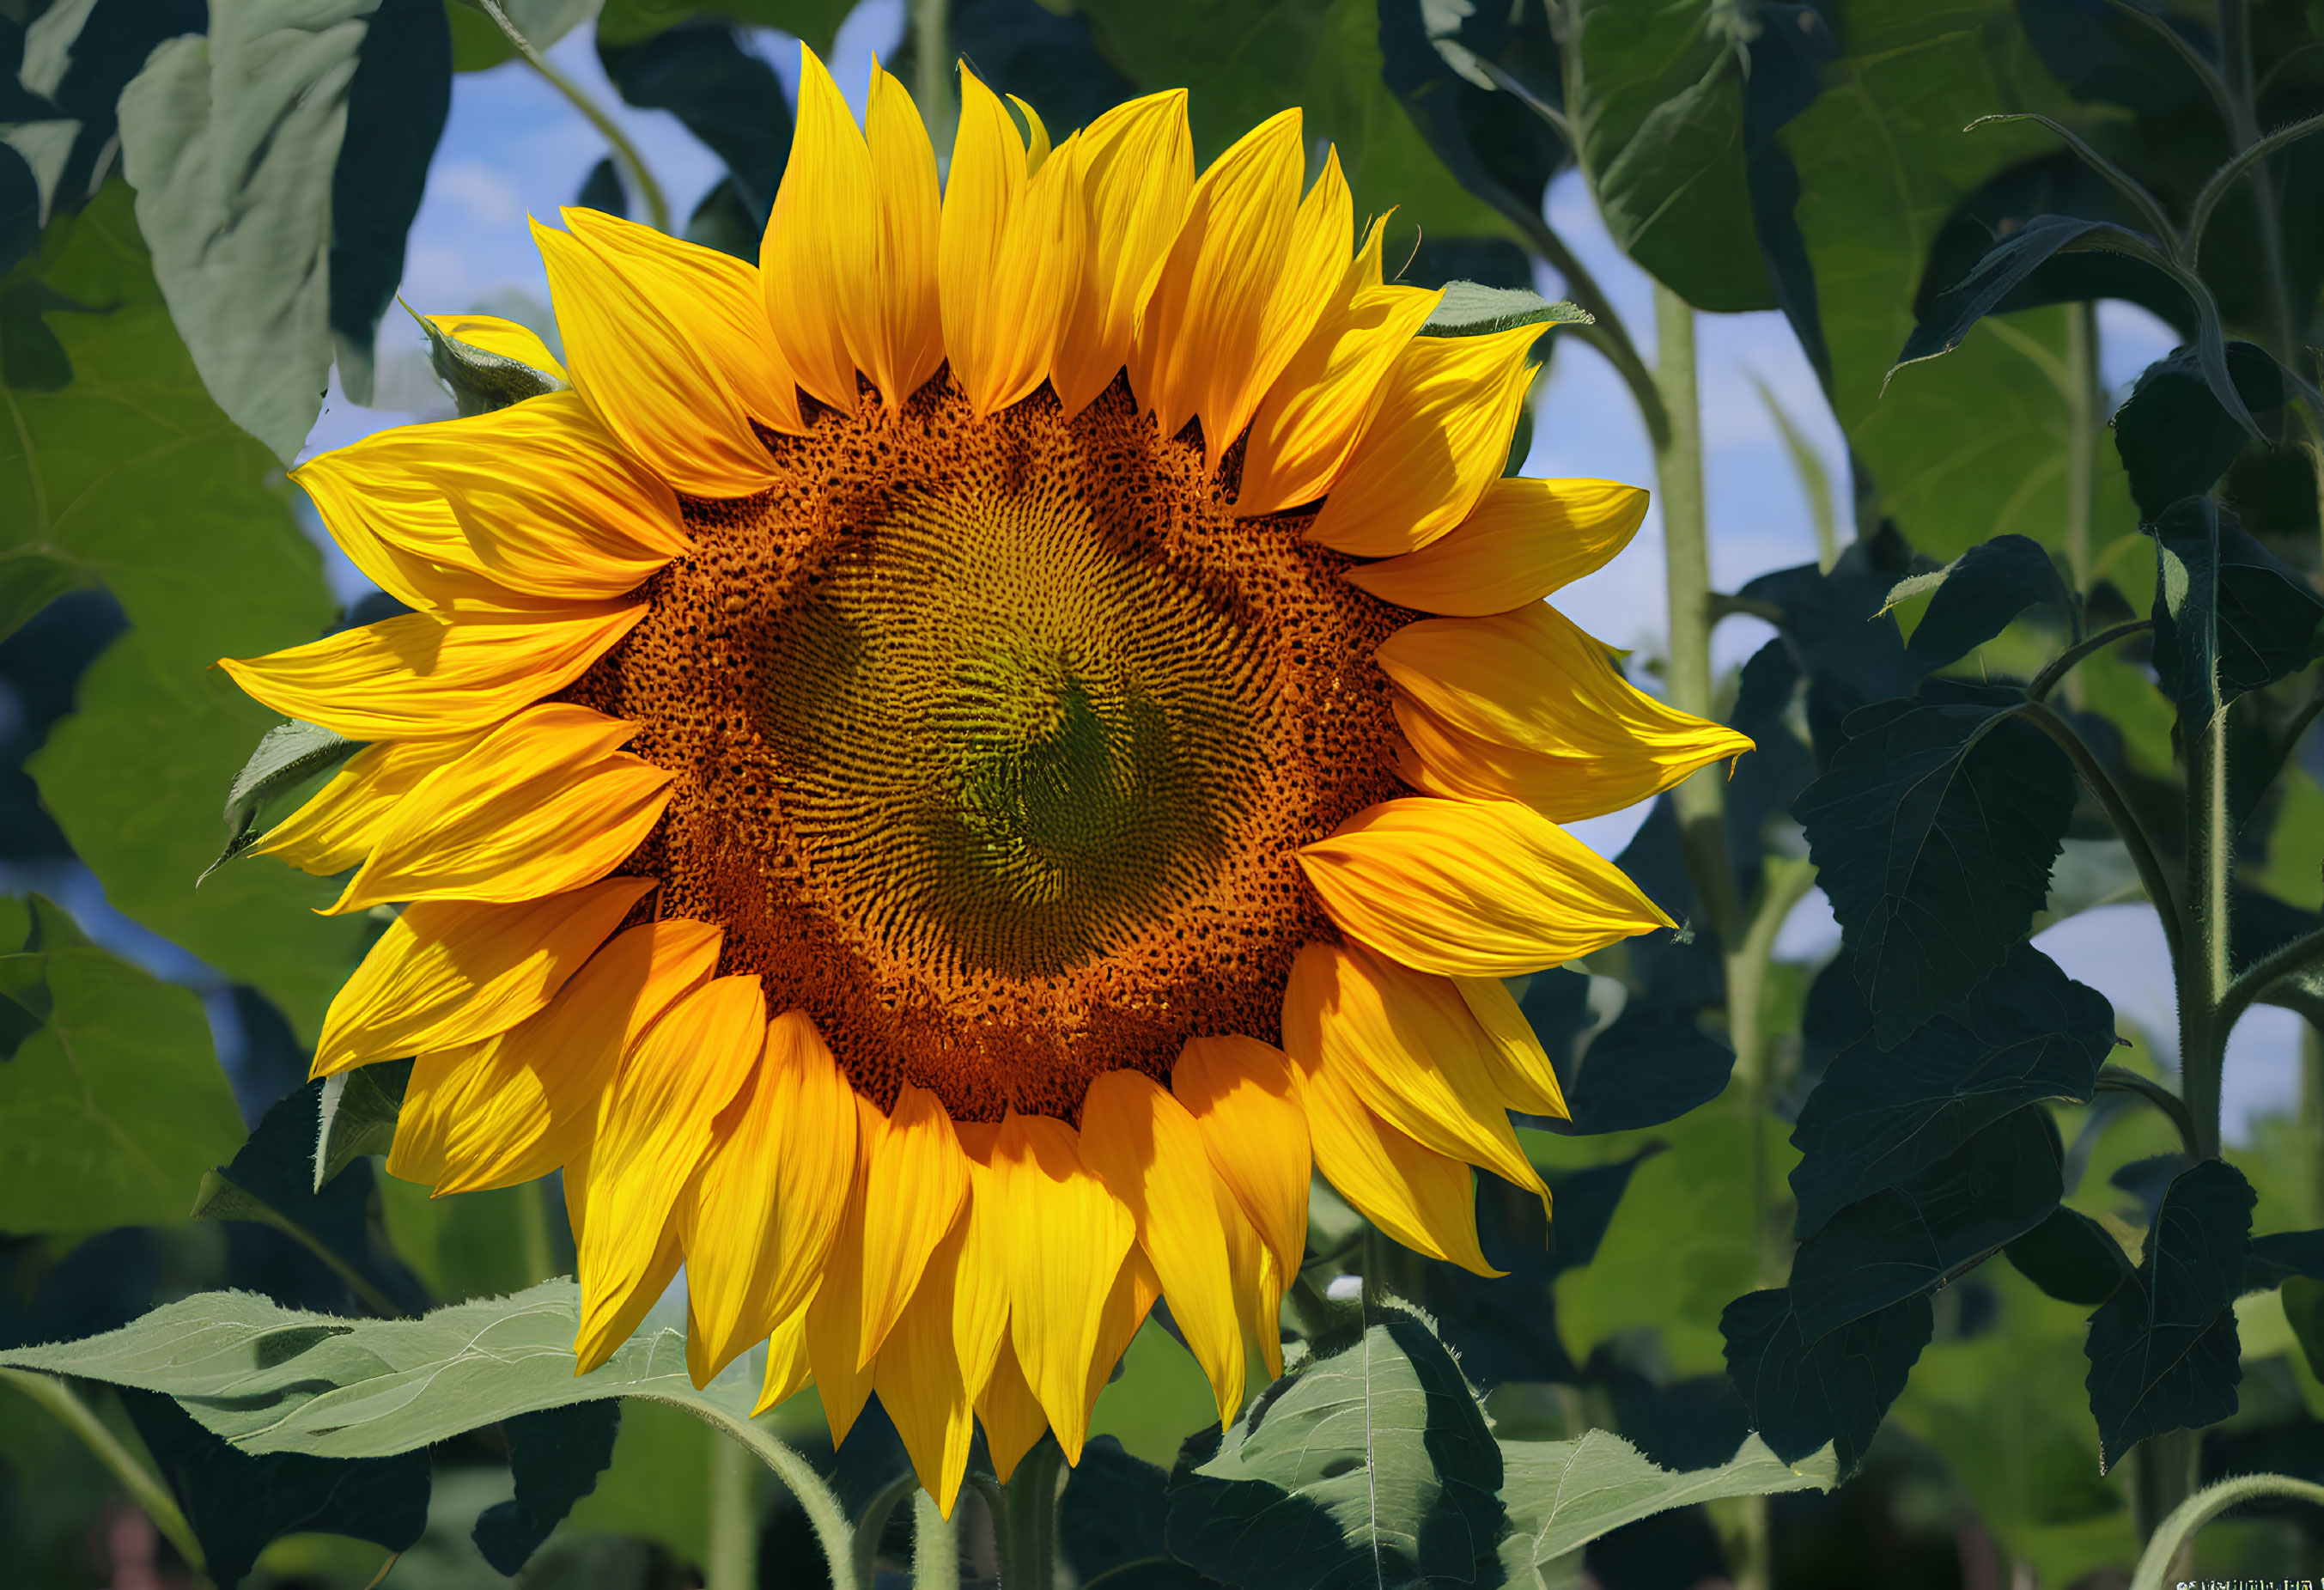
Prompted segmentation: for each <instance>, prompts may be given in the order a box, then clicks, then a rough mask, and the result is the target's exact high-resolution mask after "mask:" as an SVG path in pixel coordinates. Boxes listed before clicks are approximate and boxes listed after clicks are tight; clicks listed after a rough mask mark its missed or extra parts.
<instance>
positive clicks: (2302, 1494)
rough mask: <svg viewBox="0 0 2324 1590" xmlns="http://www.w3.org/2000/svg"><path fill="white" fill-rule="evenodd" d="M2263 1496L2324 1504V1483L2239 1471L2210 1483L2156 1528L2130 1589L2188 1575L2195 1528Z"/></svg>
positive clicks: (2154, 1587)
mask: <svg viewBox="0 0 2324 1590" xmlns="http://www.w3.org/2000/svg"><path fill="white" fill-rule="evenodd" d="M2179 1433H2180V1434H2182V1435H2187V1434H2191V1433H2192V1432H2191V1431H2181V1432H2179ZM2262 1496H2290V1497H2293V1498H2295V1499H2297V1500H2299V1501H2301V1502H2309V1503H2311V1504H2317V1505H2324V1485H2316V1484H2310V1483H2309V1482H2308V1481H2306V1480H2296V1479H2293V1478H2292V1476H2291V1475H2289V1474H2237V1475H2236V1477H2235V1478H2233V1479H2231V1480H2221V1481H2219V1482H2218V1484H2213V1485H2209V1486H2206V1487H2205V1488H2204V1489H2203V1490H2201V1491H2199V1492H2197V1493H2195V1494H2194V1495H2191V1496H2190V1497H2188V1498H2187V1499H2186V1500H2185V1501H2184V1502H2181V1503H2179V1505H2178V1506H2176V1507H2175V1508H2173V1509H2172V1511H2171V1515H2170V1516H2169V1517H2168V1518H2166V1519H2164V1520H2163V1522H2162V1524H2161V1526H2160V1527H2159V1528H2157V1529H2156V1530H2154V1532H2153V1537H2152V1538H2151V1539H2149V1540H2148V1541H2147V1542H2146V1549H2145V1551H2144V1552H2143V1553H2141V1554H2140V1556H2139V1558H2138V1567H2137V1569H2136V1571H2135V1572H2134V1573H2133V1574H2132V1575H2131V1576H2130V1590H2163V1586H2164V1585H2168V1584H2170V1583H2171V1582H2172V1580H2173V1579H2174V1578H2184V1577H2185V1576H2186V1575H2185V1573H2184V1572H2183V1570H2181V1568H2180V1567H2179V1565H2180V1564H2181V1563H2182V1562H2183V1561H2184V1560H2185V1559H2186V1558H2187V1556H2188V1549H2187V1548H2188V1547H2189V1546H2190V1544H2191V1543H2192V1541H2193V1540H2194V1539H2195V1531H2196V1530H2199V1529H2201V1528H2202V1527H2203V1526H2204V1525H2205V1524H2207V1523H2209V1522H2210V1521H2211V1520H2213V1519H2215V1518H2217V1517H2218V1516H2219V1514H2221V1513H2223V1512H2225V1511H2227V1509H2228V1508H2230V1507H2233V1506H2235V1505H2236V1503H2237V1502H2251V1501H2255V1500H2256V1499H2257V1498H2259V1497H2262Z"/></svg>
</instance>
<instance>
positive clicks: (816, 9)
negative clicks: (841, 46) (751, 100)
mask: <svg viewBox="0 0 2324 1590" xmlns="http://www.w3.org/2000/svg"><path fill="white" fill-rule="evenodd" d="M854 9H855V0H605V9H604V11H602V12H601V13H599V14H598V16H597V42H598V44H599V46H600V47H601V48H602V47H604V46H607V45H621V44H632V43H635V42H637V41H639V40H641V39H650V38H651V37H652V36H653V35H654V34H656V33H659V32H663V31H664V30H666V29H669V28H674V27H676V26H677V25H678V23H682V22H685V21H686V20H687V19H688V18H689V17H696V16H715V17H721V18H724V20H725V21H727V22H732V23H742V25H743V26H745V27H753V28H780V29H781V30H782V31H783V32H787V33H788V34H790V35H791V36H792V37H793V38H796V39H798V40H799V41H800V42H803V43H805V44H806V45H807V47H808V48H810V49H812V50H813V51H815V52H816V54H817V55H820V56H822V57H823V58H824V59H825V60H830V59H831V46H832V41H833V40H834V39H835V38H837V37H838V35H839V24H840V23H843V22H845V21H846V20H847V14H848V13H849V12H851V11H853V10H854Z"/></svg>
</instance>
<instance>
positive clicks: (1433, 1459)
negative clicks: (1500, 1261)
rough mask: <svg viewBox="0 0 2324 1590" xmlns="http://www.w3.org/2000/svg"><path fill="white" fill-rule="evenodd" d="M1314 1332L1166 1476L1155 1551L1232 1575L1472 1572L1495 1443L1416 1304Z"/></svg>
mask: <svg viewBox="0 0 2324 1590" xmlns="http://www.w3.org/2000/svg"><path fill="white" fill-rule="evenodd" d="M1367 1312H1368V1315H1369V1318H1368V1320H1367V1322H1366V1326H1365V1329H1364V1331H1363V1334H1362V1335H1361V1336H1360V1337H1358V1338H1356V1339H1355V1340H1354V1341H1352V1342H1343V1343H1340V1344H1337V1345H1335V1346H1334V1345H1324V1344H1318V1345H1317V1346H1316V1349H1315V1352H1314V1355H1313V1356H1311V1357H1310V1358H1309V1359H1308V1361H1307V1362H1305V1363H1304V1364H1301V1365H1300V1366H1299V1367H1298V1368H1297V1370H1296V1372H1294V1373H1290V1374H1287V1375H1286V1377H1285V1378H1284V1379H1282V1380H1280V1381H1278V1382H1276V1383H1275V1385H1274V1386H1272V1387H1270V1388H1269V1389H1268V1391H1267V1392H1265V1393H1264V1394H1262V1395H1261V1396H1260V1397H1259V1398H1258V1399H1257V1400H1254V1401H1253V1402H1252V1403H1251V1404H1250V1407H1249V1408H1248V1409H1247V1410H1245V1411H1244V1413H1243V1416H1242V1417H1241V1418H1240V1419H1237V1420H1236V1421H1235V1422H1234V1424H1233V1425H1232V1426H1231V1427H1229V1428H1227V1430H1226V1431H1225V1432H1224V1433H1223V1434H1222V1436H1221V1437H1220V1438H1219V1441H1218V1446H1217V1448H1216V1450H1215V1451H1214V1452H1213V1453H1212V1454H1210V1455H1209V1456H1206V1457H1203V1456H1200V1455H1198V1454H1196V1453H1194V1452H1193V1451H1191V1450H1190V1451H1189V1453H1188V1454H1186V1455H1185V1456H1182V1457H1181V1458H1180V1460H1179V1469H1178V1472H1177V1473H1176V1474H1173V1475H1172V1476H1171V1484H1170V1518H1169V1543H1170V1551H1171V1555H1173V1556H1174V1557H1176V1558H1178V1559H1179V1560H1180V1561H1181V1562H1185V1563H1187V1564H1189V1565H1191V1566H1192V1567H1195V1568H1197V1569H1199V1570H1200V1571H1202V1572H1203V1573H1204V1574H1207V1575H1208V1576H1211V1577H1212V1578H1214V1579H1219V1580H1222V1581H1223V1582H1225V1583H1228V1584H1231V1585H1238V1586H1240V1590H1354V1587H1356V1586H1364V1585H1382V1584H1404V1583H1407V1582H1410V1581H1411V1580H1413V1579H1416V1578H1417V1579H1425V1580H1428V1581H1430V1582H1432V1583H1449V1584H1472V1583H1476V1582H1478V1580H1479V1579H1480V1576H1481V1577H1485V1578H1487V1579H1488V1580H1489V1578H1490V1575H1489V1574H1483V1575H1480V1563H1481V1564H1484V1565H1487V1566H1488V1567H1489V1563H1490V1559H1491V1558H1492V1556H1493V1552H1494V1547H1495V1544H1496V1542H1497V1541H1499V1539H1500V1535H1501V1530H1502V1508H1501V1502H1500V1498H1499V1496H1498V1495H1497V1494H1496V1493H1497V1492H1498V1491H1499V1489H1500V1488H1501V1481H1502V1474H1501V1455H1500V1451H1499V1448H1498V1447H1496V1446H1495V1445H1494V1442H1493V1437H1492V1433H1491V1431H1490V1430H1489V1428H1487V1427H1486V1424H1485V1419H1484V1414H1483V1410H1480V1408H1479V1407H1478V1405H1477V1398H1476V1393H1475V1392H1473V1391H1471V1390H1470V1389H1469V1383H1468V1382H1467V1381H1465V1380H1464V1379H1462V1374H1461V1370H1460V1366H1459V1365H1458V1364H1454V1363H1453V1361H1452V1354H1449V1353H1447V1352H1446V1351H1445V1350H1444V1347H1443V1344H1441V1343H1440V1342H1438V1341H1437V1339H1436V1337H1435V1336H1434V1333H1433V1332H1432V1331H1431V1330H1430V1328H1429V1327H1428V1324H1427V1322H1426V1321H1425V1319H1424V1318H1423V1317H1421V1316H1419V1315H1418V1314H1416V1313H1414V1312H1412V1311H1410V1310H1408V1309H1406V1308H1404V1307H1402V1306H1401V1305H1393V1304H1392V1305H1389V1306H1388V1307H1385V1308H1375V1309H1369V1310H1368V1311H1367Z"/></svg>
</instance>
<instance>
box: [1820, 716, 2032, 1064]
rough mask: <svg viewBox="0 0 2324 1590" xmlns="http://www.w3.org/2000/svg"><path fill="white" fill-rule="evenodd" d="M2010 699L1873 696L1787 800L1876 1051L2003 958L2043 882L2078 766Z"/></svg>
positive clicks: (2027, 923) (2025, 925)
mask: <svg viewBox="0 0 2324 1590" xmlns="http://www.w3.org/2000/svg"><path fill="white" fill-rule="evenodd" d="M1970 689H1971V688H1970V687H1960V688H1959V690H1958V691H1948V692H1947V693H1946V694H1947V695H1948V696H1956V695H1957V694H1959V693H1966V692H1969V690H1970ZM2019 699H2022V698H2015V693H2014V692H2007V693H2005V692H2002V691H1998V690H1996V691H1993V692H1990V693H1985V692H1978V693H1975V694H1973V695H1971V698H1969V699H1966V700H1962V699H1957V698H1956V699H1943V698H1940V699H1937V700H1927V699H1923V701H1922V702H1920V703H1914V702H1906V701H1891V702H1885V703H1882V704H1881V705H1879V706H1877V707H1868V708H1867V709H1865V710H1864V711H1863V712H1862V713H1860V714H1858V715H1855V716H1851V717H1849V720H1848V725H1847V727H1848V732H1849V741H1848V744H1846V745H1844V746H1842V747H1841V748H1840V750H1839V752H1837V753H1835V754H1834V755H1833V757H1832V759H1831V768H1830V770H1829V771H1828V772H1825V774H1824V776H1823V777H1821V778H1820V779H1818V780H1817V781H1815V782H1814V783H1812V784H1811V785H1809V786H1808V788H1807V789H1806V790H1805V791H1804V792H1803V793H1802V795H1801V796H1800V798H1799V800H1797V801H1796V802H1795V803H1794V805H1793V808H1792V812H1793V815H1794V817H1796V818H1799V820H1800V822H1801V824H1802V825H1803V827H1805V828H1806V830H1807V839H1808V849H1809V854H1810V855H1812V857H1813V858H1814V861H1815V864H1816V872H1817V875H1818V876H1819V878H1820V879H1821V881H1822V883H1823V887H1824V892H1825V893H1826V894H1827V895H1829V896H1830V897H1831V910H1832V915H1833V916H1835V917H1837V918H1839V919H1840V927H1841V929H1843V931H1844V932H1845V934H1846V938H1847V944H1848V951H1849V954H1851V955H1852V956H1853V957H1854V960H1855V966H1856V980H1857V982H1858V985H1861V986H1862V988H1863V989H1864V994H1865V998H1866V999H1867V1001H1868V1002H1869V1003H1870V1004H1871V1006H1872V1014H1873V1021H1874V1023H1875V1029H1876V1032H1877V1037H1878V1039H1879V1041H1880V1043H1881V1044H1882V1045H1883V1046H1884V1047H1887V1046H1893V1045H1895V1044H1896V1043H1898V1042H1900V1041H1902V1040H1904V1037H1905V1036H1906V1034H1908V1033H1910V1032H1911V1031H1913V1030H1914V1028H1916V1027H1918V1026H1919V1025H1920V1024H1921V1023H1922V1022H1923V1021H1927V1020H1928V1019H1929V1018H1930V1017H1932V1016H1933V1015H1935V1014H1936V1013H1937V1012H1939V1011H1941V1010H1943V1009H1944V1008H1945V1007H1946V1006H1948V1005H1950V1004H1952V1003H1954V1002H1956V1001H1958V1000H1960V999H1961V998H1962V997H1964V996H1965V995H1967V994H1968V993H1969V990H1970V989H1972V988H1974V987H1976V986H1977V985H1978V983H1979V982H1981V981H1982V980H1983V979H1984V978H1985V976H1986V975H1987V974H1988V973H1989V972H1991V971H1993V970H1994V969H1995V968H1996V967H1997V966H2000V965H2001V964H2002V962H2003V961H2004V960H2006V958H2007V957H2008V956H2009V953H2010V947H2011V946H2012V945H2014V944H2015V943H2017V942H2018V941H2019V940H2020V939H2022V938H2024V937H2025V934H2026V931H2027V929H2029V928H2031V927H2032V925H2033V913H2034V912H2035V911H2040V910H2041V909H2042V903H2043V900H2044V899H2045V898H2046V897H2047V895H2048V893H2049V883H2050V866H2051V864H2052V862H2053V861H2054V860H2055V859H2056V858H2057V855H2058V852H2059V849H2060V847H2061V844H2062V843H2063V841H2064V839H2065V837H2066V827H2067V825H2068V824H2069V823H2070V821H2071V820H2072V818H2073V814H2074V800H2075V794H2076V785H2075V782H2074V770H2073V764H2072V763H2069V762H2068V761H2067V760H2066V753H2064V752H2062V751H2061V750H2060V749H2059V748H2058V747H2057V745H2056V744H2054V743H2052V741H2051V740H2050V738H2049V736H2047V735H2044V734H2043V733H2042V732H2041V731H2040V730H2039V729H2037V728H2035V727H2033V726H2032V725H2031V724H2029V723H2025V722H2024V721H2022V720H2021V719H2019V718H2018V717H2016V716H2015V712H2016V709H2017V702H2018V700H2019Z"/></svg>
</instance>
